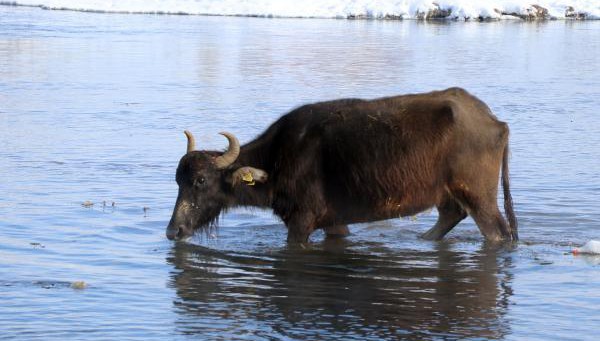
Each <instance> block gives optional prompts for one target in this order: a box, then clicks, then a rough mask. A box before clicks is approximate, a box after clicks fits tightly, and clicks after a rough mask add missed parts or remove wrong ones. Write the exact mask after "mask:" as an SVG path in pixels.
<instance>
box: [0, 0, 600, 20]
mask: <svg viewBox="0 0 600 341" xmlns="http://www.w3.org/2000/svg"><path fill="white" fill-rule="evenodd" d="M433 4H434V8H433V9H429V10H428V11H427V12H425V11H416V12H415V13H414V14H413V15H410V14H381V15H373V14H364V13H349V14H347V15H335V16H302V15H298V16H293V15H274V14H258V13H256V14H252V13H249V14H243V13H239V14H234V13H232V14H229V13H223V14H219V13H203V12H200V11H199V12H189V11H161V10H155V11H152V10H150V11H142V10H140V11H135V10H134V11H128V10H103V9H93V8H89V9H87V8H71V7H53V6H47V5H36V4H21V3H18V2H16V1H0V6H10V7H31V8H39V9H43V10H49V11H73V12H83V13H99V14H137V15H140V14H146V15H173V16H187V15H189V16H207V17H242V18H244V17H245V18H265V19H329V20H331V19H335V20H374V21H402V20H415V21H463V22H497V21H504V20H519V21H549V20H565V21H595V20H600V17H598V16H594V15H591V14H589V13H587V12H582V11H577V10H575V9H574V8H573V7H572V6H568V7H567V8H565V16H564V17H559V16H552V15H550V14H549V11H548V9H547V8H544V7H542V6H539V5H536V4H532V5H531V6H530V7H529V8H527V9H525V11H522V12H514V11H512V12H508V11H503V10H500V9H494V11H495V12H496V14H497V15H498V16H497V17H495V16H477V17H461V16H459V15H454V14H452V13H453V12H452V8H442V7H440V5H438V4H437V3H435V2H434V3H433Z"/></svg>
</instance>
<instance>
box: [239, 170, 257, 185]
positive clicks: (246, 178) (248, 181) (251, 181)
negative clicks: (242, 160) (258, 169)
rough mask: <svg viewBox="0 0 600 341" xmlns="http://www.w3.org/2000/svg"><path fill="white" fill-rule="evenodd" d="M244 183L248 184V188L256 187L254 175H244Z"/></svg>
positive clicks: (249, 173)
mask: <svg viewBox="0 0 600 341" xmlns="http://www.w3.org/2000/svg"><path fill="white" fill-rule="evenodd" d="M242 181H243V182H245V183H246V185H248V186H254V184H255V183H256V182H254V178H253V177H252V173H251V172H248V173H244V174H242Z"/></svg>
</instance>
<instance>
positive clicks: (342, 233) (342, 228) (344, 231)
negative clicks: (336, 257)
mask: <svg viewBox="0 0 600 341" xmlns="http://www.w3.org/2000/svg"><path fill="white" fill-rule="evenodd" d="M323 229H324V230H325V235H326V236H327V238H341V237H347V236H348V235H350V230H349V229H348V225H333V226H327V227H325V228H323Z"/></svg>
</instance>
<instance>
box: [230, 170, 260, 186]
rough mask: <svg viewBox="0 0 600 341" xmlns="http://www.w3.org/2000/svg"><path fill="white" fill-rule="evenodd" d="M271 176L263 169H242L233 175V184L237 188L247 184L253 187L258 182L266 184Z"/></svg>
mask: <svg viewBox="0 0 600 341" xmlns="http://www.w3.org/2000/svg"><path fill="white" fill-rule="evenodd" d="M268 179H269V175H268V174H267V172H265V171H264V170H262V169H258V168H254V167H240V168H238V169H236V170H235V172H233V174H232V175H231V184H232V185H233V186H236V185H237V184H239V183H245V184H246V185H248V186H253V185H254V184H255V183H256V182H266V181H267V180H268Z"/></svg>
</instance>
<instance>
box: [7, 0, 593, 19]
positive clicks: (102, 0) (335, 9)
mask: <svg viewBox="0 0 600 341" xmlns="http://www.w3.org/2000/svg"><path fill="white" fill-rule="evenodd" d="M0 4H3V5H23V6H39V7H42V8H44V9H66V10H77V11H90V12H118V13H161V14H196V15H235V16H261V17H289V18H298V17H300V18H372V19H455V20H481V19H507V18H521V19H526V20H529V19H600V1H598V0H534V1H532V0H477V1H476V0H433V1H432V0H304V1H295V0H118V1H117V0H87V1H82V0H16V1H0Z"/></svg>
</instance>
